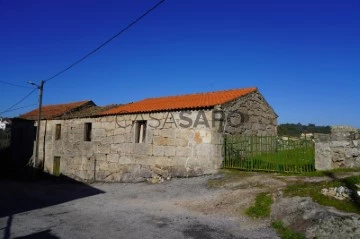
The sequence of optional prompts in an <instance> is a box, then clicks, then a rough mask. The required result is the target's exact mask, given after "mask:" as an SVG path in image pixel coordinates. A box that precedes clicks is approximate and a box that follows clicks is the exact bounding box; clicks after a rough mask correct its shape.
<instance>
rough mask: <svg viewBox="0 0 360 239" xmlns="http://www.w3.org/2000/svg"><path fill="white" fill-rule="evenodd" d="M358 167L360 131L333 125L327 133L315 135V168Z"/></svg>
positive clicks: (359, 163)
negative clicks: (329, 132)
mask: <svg viewBox="0 0 360 239" xmlns="http://www.w3.org/2000/svg"><path fill="white" fill-rule="evenodd" d="M359 167H360V133H359V131H358V130H356V129H354V128H351V127H346V126H335V127H332V128H331V134H329V135H316V137H315V168H316V169H317V170H330V169H335V168H359Z"/></svg>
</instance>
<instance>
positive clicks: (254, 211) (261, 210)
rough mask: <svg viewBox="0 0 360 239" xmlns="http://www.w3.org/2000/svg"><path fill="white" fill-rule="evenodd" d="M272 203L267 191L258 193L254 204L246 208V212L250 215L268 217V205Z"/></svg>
mask: <svg viewBox="0 0 360 239" xmlns="http://www.w3.org/2000/svg"><path fill="white" fill-rule="evenodd" d="M272 203H273V200H272V198H271V195H270V194H268V193H259V194H258V195H257V196H256V199H255V204H254V205H253V206H251V207H249V208H248V209H247V210H246V212H245V213H246V214H247V215H248V216H251V217H256V218H259V217H269V216H270V207H271V204H272Z"/></svg>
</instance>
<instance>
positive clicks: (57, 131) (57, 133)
mask: <svg viewBox="0 0 360 239" xmlns="http://www.w3.org/2000/svg"><path fill="white" fill-rule="evenodd" d="M59 139H61V124H57V125H56V126H55V140H59Z"/></svg>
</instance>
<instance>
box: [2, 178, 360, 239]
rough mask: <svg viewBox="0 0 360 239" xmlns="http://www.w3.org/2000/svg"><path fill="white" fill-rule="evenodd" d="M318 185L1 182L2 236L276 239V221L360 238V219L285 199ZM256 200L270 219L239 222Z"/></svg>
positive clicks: (280, 181) (309, 232)
mask: <svg viewBox="0 0 360 239" xmlns="http://www.w3.org/2000/svg"><path fill="white" fill-rule="evenodd" d="M342 176H344V175H342ZM345 176H346V175H345ZM322 180H329V179H328V178H327V177H308V178H307V177H294V176H290V177H289V176H279V175H278V176H277V175H274V174H264V173H244V172H239V173H236V174H232V175H228V174H218V175H213V176H204V177H196V178H183V179H171V180H165V181H164V182H163V183H160V184H150V183H137V184H117V183H114V184H101V183H96V184H92V185H83V184H74V183H63V182H48V181H44V182H42V181H41V182H19V181H9V180H3V181H0V188H1V189H2V191H1V192H0V201H1V202H2V203H1V205H0V230H1V231H2V233H3V235H4V238H16V237H20V238H21V237H24V236H32V237H33V238H41V237H42V238H278V236H277V234H276V232H275V231H274V230H273V229H272V228H271V226H270V223H271V222H270V220H278V219H281V220H283V221H284V223H285V224H286V225H292V226H294V225H296V227H295V228H296V229H298V230H299V231H303V232H304V233H305V234H306V236H307V237H309V238H311V237H313V236H314V235H317V236H318V235H320V237H321V236H324V237H327V238H339V237H338V236H340V235H342V236H341V237H344V238H359V237H358V235H359V229H358V228H360V226H359V222H360V219H359V216H358V215H357V214H348V213H342V212H339V211H337V210H335V209H329V208H327V207H323V206H320V205H318V204H316V203H314V202H312V200H311V199H310V198H300V197H294V198H286V197H283V196H282V193H281V192H282V190H283V189H284V188H285V187H286V186H287V185H289V184H293V183H298V182H302V181H306V182H307V181H310V182H312V181H314V182H318V181H322ZM260 192H270V193H272V195H273V197H274V200H275V202H274V204H273V206H272V215H271V219H270V218H269V219H252V218H249V217H248V216H246V215H245V214H244V211H245V210H246V208H248V207H249V206H250V205H251V204H252V203H253V202H254V198H255V197H256V195H257V194H258V193H260ZM344 225H345V226H344Z"/></svg>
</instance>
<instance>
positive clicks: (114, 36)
mask: <svg viewBox="0 0 360 239" xmlns="http://www.w3.org/2000/svg"><path fill="white" fill-rule="evenodd" d="M165 1H166V0H161V1H159V2H158V3H157V4H155V5H154V6H153V7H152V8H150V9H149V10H147V11H146V12H145V13H143V14H142V15H141V16H140V17H138V18H136V19H135V20H134V21H132V22H131V23H130V24H128V25H127V26H126V27H125V28H123V29H122V30H121V31H119V32H118V33H116V34H115V35H113V36H112V37H110V38H109V39H108V40H107V41H105V42H104V43H102V44H101V45H100V46H98V47H97V48H95V49H94V50H92V51H90V52H89V53H88V54H86V55H85V56H83V57H81V58H80V59H79V60H77V61H75V62H74V63H72V64H71V65H69V66H68V67H66V68H65V69H63V70H61V71H59V72H58V73H56V74H55V75H53V76H51V77H49V78H48V79H46V80H45V81H44V82H47V81H49V80H52V79H54V78H55V77H57V76H59V75H61V74H62V73H64V72H65V71H67V70H69V69H71V68H73V67H74V66H76V65H77V64H79V63H80V62H82V61H83V60H85V59H86V58H88V57H89V56H91V55H92V54H94V53H95V52H97V51H98V50H100V49H101V48H103V47H104V46H105V45H107V44H108V43H109V42H111V41H112V40H114V39H115V38H116V37H118V36H119V35H121V34H122V33H124V32H125V31H126V30H128V29H129V28H131V27H132V26H134V25H135V24H136V23H138V22H139V21H140V20H141V19H142V18H144V17H145V16H146V15H148V14H149V13H150V12H152V11H153V10H155V9H156V8H157V7H158V6H160V5H161V4H162V3H164V2H165Z"/></svg>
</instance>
